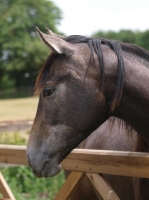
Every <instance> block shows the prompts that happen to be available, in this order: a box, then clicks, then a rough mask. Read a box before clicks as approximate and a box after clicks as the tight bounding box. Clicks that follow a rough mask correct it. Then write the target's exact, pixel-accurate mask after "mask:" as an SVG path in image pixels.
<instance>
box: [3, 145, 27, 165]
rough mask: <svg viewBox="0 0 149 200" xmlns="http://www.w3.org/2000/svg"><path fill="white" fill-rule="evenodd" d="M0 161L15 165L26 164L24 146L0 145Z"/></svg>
mask: <svg viewBox="0 0 149 200" xmlns="http://www.w3.org/2000/svg"><path fill="white" fill-rule="evenodd" d="M0 162H1V163H6V164H7V163H8V164H17V165H28V163H27V159H26V146H18V145H0Z"/></svg>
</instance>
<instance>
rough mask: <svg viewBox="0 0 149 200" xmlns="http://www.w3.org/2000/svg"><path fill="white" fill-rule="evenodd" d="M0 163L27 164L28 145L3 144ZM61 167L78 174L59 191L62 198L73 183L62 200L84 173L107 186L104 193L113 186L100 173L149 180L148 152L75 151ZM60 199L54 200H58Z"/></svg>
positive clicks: (68, 194) (71, 175) (97, 186)
mask: <svg viewBox="0 0 149 200" xmlns="http://www.w3.org/2000/svg"><path fill="white" fill-rule="evenodd" d="M0 162H1V163H5V164H17V165H28V163H27V160H26V146H17V145H0ZM61 164H62V168H63V169H66V170H70V171H75V172H74V173H75V175H74V174H70V177H68V182H67V181H66V182H65V184H64V186H63V187H62V189H61V191H60V194H61V195H62V194H63V193H65V188H68V186H67V185H69V188H70V186H71V185H70V182H73V183H72V188H70V190H69V191H68V190H67V194H66V195H64V198H62V196H61V200H62V199H68V198H69V196H70V194H71V193H72V191H73V189H74V187H75V186H76V184H77V182H78V181H79V180H80V179H81V178H82V177H83V173H86V174H87V176H88V177H89V179H90V180H91V178H90V177H91V175H92V177H94V179H95V180H96V179H97V180H98V181H99V182H101V181H102V183H105V186H106V187H105V188H104V190H105V191H107V192H108V190H109V189H108V188H109V187H110V186H108V184H107V183H106V181H105V180H103V179H102V177H100V176H99V175H98V174H97V173H105V174H112V175H121V176H131V177H140V178H149V153H139V152H128V151H127V152H124V151H107V150H88V149H74V150H73V151H72V152H71V153H70V154H69V155H68V156H67V157H66V158H65V159H64V160H63V161H62V163H61ZM77 173H78V174H77ZM70 180H71V181H70ZM98 181H96V182H97V184H96V185H94V186H95V187H96V189H97V191H99V190H100V188H99V185H98ZM110 190H111V189H110ZM58 195H59V194H58ZM58 195H57V197H58ZM113 195H114V196H115V197H114V199H118V197H116V194H114V192H113ZM57 197H56V198H55V200H56V199H58V198H57ZM103 198H104V197H103ZM104 199H105V198H104Z"/></svg>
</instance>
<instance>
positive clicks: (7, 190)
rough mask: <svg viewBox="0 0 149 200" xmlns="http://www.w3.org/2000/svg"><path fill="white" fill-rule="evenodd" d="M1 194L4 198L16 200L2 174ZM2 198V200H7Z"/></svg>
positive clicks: (0, 178) (0, 182)
mask: <svg viewBox="0 0 149 200" xmlns="http://www.w3.org/2000/svg"><path fill="white" fill-rule="evenodd" d="M0 192H1V193H2V195H3V197H5V198H7V199H11V200H15V197H14V195H13V194H12V192H11V190H10V188H9V186H8V184H7V183H6V181H5V179H4V177H3V175H2V174H1V173H0ZM5 198H1V199H5Z"/></svg>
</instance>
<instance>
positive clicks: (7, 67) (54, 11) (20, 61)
mask: <svg viewBox="0 0 149 200" xmlns="http://www.w3.org/2000/svg"><path fill="white" fill-rule="evenodd" d="M0 13H1V17H0V30H1V31H0V81H1V83H0V88H5V87H10V86H11V87H12V86H15V87H18V86H22V85H23V86H30V85H33V84H34V81H35V77H36V76H37V72H38V70H39V68H40V67H41V65H42V64H43V62H44V61H45V59H46V57H47V55H48V54H49V50H47V48H46V47H44V45H41V42H40V40H39V38H38V37H37V34H36V32H35V27H36V26H38V27H40V29H41V30H43V31H45V27H46V26H47V27H48V28H50V29H51V30H53V31H54V32H58V31H57V28H56V25H58V24H59V22H60V19H61V12H60V10H59V8H57V7H56V6H55V5H54V3H53V2H52V1H47V0H38V2H37V1H36V0H26V1H23V0H15V1H13V0H9V1H8V0H0Z"/></svg>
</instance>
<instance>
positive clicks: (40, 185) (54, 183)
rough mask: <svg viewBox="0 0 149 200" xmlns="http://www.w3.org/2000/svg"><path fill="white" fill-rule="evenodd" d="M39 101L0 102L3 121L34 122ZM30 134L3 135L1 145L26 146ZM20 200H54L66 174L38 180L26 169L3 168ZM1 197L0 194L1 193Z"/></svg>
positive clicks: (16, 196)
mask: <svg viewBox="0 0 149 200" xmlns="http://www.w3.org/2000/svg"><path fill="white" fill-rule="evenodd" d="M37 103H38V98H35V97H33V98H20V99H9V100H0V122H2V121H12V120H30V119H31V120H32V119H34V117H35V114H36V109H37ZM29 134H30V132H29V131H24V130H21V131H9V132H8V131H7V132H0V144H13V145H26V144H27V140H28V136H29ZM0 171H1V173H2V174H3V176H4V178H5V179H6V181H7V183H8V185H9V187H10V189H11V190H12V192H13V194H14V196H15V198H16V199H17V200H26V199H28V200H53V199H54V196H55V194H56V193H57V191H58V190H59V188H60V187H61V185H62V184H63V182H64V175H63V171H62V172H61V173H60V174H58V175H57V176H55V177H53V178H48V179H47V178H36V177H35V176H34V175H33V173H32V171H31V169H30V168H29V167H26V166H19V167H1V163H0ZM0 198H1V194H0Z"/></svg>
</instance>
